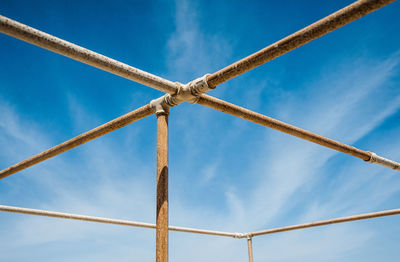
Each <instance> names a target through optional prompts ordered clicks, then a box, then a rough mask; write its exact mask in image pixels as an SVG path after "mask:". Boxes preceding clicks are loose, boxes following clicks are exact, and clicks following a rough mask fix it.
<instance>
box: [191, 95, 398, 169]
mask: <svg viewBox="0 0 400 262" xmlns="http://www.w3.org/2000/svg"><path fill="white" fill-rule="evenodd" d="M197 103H198V104H200V105H203V106H206V107H209V108H212V109H215V110H218V111H221V112H224V113H227V114H230V115H233V116H237V117H240V118H242V119H245V120H248V121H250V122H253V123H256V124H259V125H262V126H266V127H269V128H272V129H275V130H277V131H280V132H283V133H286V134H289V135H291V136H296V137H298V138H301V139H304V140H307V141H310V142H313V143H315V144H319V145H322V146H325V147H328V148H331V149H333V150H336V151H339V152H343V153H345V154H349V155H352V156H355V157H358V158H361V159H363V160H364V161H367V162H370V163H376V164H379V165H382V166H386V167H389V168H392V169H395V170H397V171H400V164H399V163H397V162H395V161H392V160H389V159H386V158H383V157H381V156H378V155H376V154H375V153H372V152H369V151H364V150H361V149H358V148H355V147H353V146H349V145H346V144H344V143H341V142H338V141H335V140H333V139H330V138H327V137H324V136H321V135H318V134H315V133H313V132H310V131H308V130H305V129H302V128H299V127H296V126H293V125H290V124H287V123H285V122H282V121H279V120H277V119H274V118H271V117H268V116H265V115H262V114H260V113H256V112H254V111H251V110H249V109H246V108H243V107H240V106H237V105H234V104H232V103H229V102H226V101H223V100H221V99H218V98H215V97H212V96H209V95H206V94H203V95H201V96H200V98H199V100H198V101H197Z"/></svg>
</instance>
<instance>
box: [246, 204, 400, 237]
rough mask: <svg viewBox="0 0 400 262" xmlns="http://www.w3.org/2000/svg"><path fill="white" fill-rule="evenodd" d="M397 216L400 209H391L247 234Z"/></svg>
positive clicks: (254, 233)
mask: <svg viewBox="0 0 400 262" xmlns="http://www.w3.org/2000/svg"><path fill="white" fill-rule="evenodd" d="M399 214H400V209H392V210H386V211H380V212H374V213H368V214H362V215H355V216H349V217H340V218H334V219H328V220H321V221H316V222H311V223H305V224H299V225H294V226H287V227H278V228H272V229H268V230H262V231H256V232H252V233H249V235H250V236H260V235H267V234H273V233H279V232H285V231H292V230H297V229H303V228H310V227H318V226H324V225H331V224H337V223H344V222H350V221H356V220H363V219H370V218H376V217H384V216H393V215H399Z"/></svg>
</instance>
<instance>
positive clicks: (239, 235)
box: [234, 233, 249, 238]
mask: <svg viewBox="0 0 400 262" xmlns="http://www.w3.org/2000/svg"><path fill="white" fill-rule="evenodd" d="M248 236H249V234H244V233H235V236H234V238H247V237H248Z"/></svg>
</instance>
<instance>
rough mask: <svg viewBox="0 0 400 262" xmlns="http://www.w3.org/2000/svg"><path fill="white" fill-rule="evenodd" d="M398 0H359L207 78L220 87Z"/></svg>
mask: <svg viewBox="0 0 400 262" xmlns="http://www.w3.org/2000/svg"><path fill="white" fill-rule="evenodd" d="M394 1H395V0H359V1H357V2H354V3H353V4H351V5H349V6H346V7H345V8H343V9H341V10H339V11H337V12H335V13H333V14H331V15H329V16H327V17H325V18H323V19H321V20H319V21H317V22H315V23H313V24H311V25H309V26H307V27H305V28H303V29H301V30H299V31H297V32H296V33H293V34H291V35H289V36H287V37H286V38H284V39H282V40H280V41H278V42H276V43H274V44H272V45H270V46H267V47H266V48H264V49H261V50H260V51H258V52H256V53H254V54H252V55H249V56H247V57H245V58H243V59H241V60H240V61H238V62H236V63H233V64H231V65H229V66H227V67H225V68H223V69H221V70H219V71H218V72H215V73H214V74H211V75H209V76H208V78H207V79H208V84H209V86H210V87H216V86H217V85H219V84H222V83H224V82H226V81H228V80H229V79H232V78H234V77H236V76H238V75H240V74H243V73H245V72H247V71H249V70H251V69H253V68H255V67H257V66H260V65H262V64H264V63H266V62H268V61H271V60H272V59H274V58H277V57H279V56H281V55H283V54H286V53H288V52H290V51H292V50H294V49H296V48H298V47H300V46H302V45H304V44H306V43H308V42H310V41H312V40H314V39H317V38H319V37H321V36H323V35H325V34H327V33H329V32H332V31H334V30H336V29H338V28H339V27H342V26H344V25H346V24H348V23H350V22H353V21H354V20H357V19H359V18H361V17H363V16H365V15H367V14H369V13H371V12H373V11H375V10H377V9H379V8H381V7H383V6H385V5H387V4H389V3H391V2H394Z"/></svg>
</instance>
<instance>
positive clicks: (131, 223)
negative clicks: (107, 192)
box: [0, 205, 238, 238]
mask: <svg viewBox="0 0 400 262" xmlns="http://www.w3.org/2000/svg"><path fill="white" fill-rule="evenodd" d="M0 211H3V212H10V213H19V214H26V215H34V216H43V217H54V218H63V219H71V220H81V221H87V222H96V223H104V224H114V225H121V226H132V227H143V228H153V229H155V228H156V225H155V224H149V223H143V222H135V221H129V220H121V219H111V218H103V217H93V216H84V215H76V214H70V213H62V212H54V211H46V210H40V209H30V208H23V207H13V206H3V205H0ZM168 229H169V230H170V231H177V232H186V233H195V234H204V235H214V236H224V237H234V238H237V237H238V233H228V232H221V231H213V230H204V229H196V228H187V227H176V226H170V227H169V228H168Z"/></svg>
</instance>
